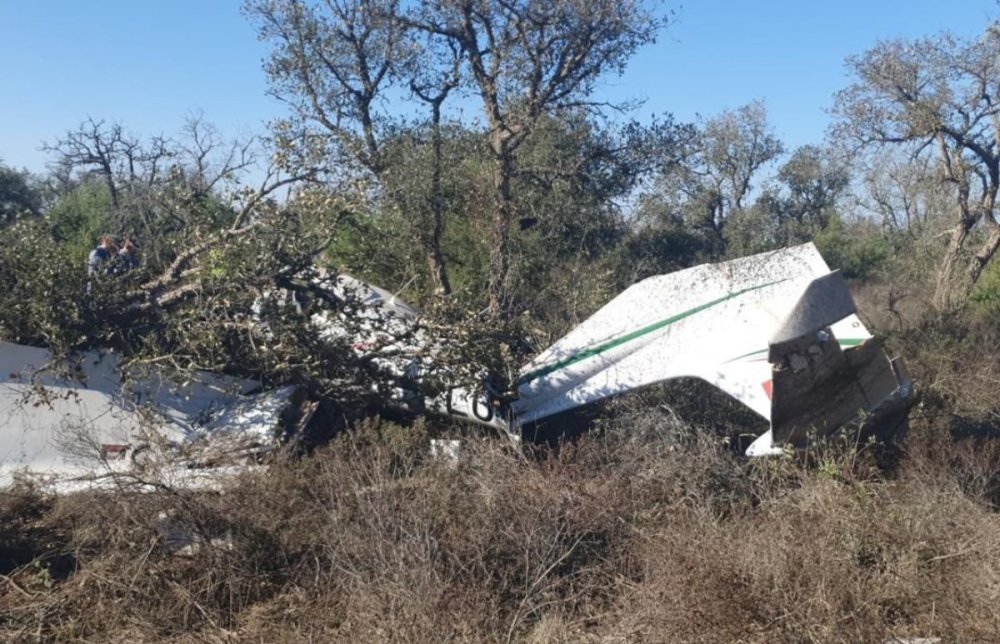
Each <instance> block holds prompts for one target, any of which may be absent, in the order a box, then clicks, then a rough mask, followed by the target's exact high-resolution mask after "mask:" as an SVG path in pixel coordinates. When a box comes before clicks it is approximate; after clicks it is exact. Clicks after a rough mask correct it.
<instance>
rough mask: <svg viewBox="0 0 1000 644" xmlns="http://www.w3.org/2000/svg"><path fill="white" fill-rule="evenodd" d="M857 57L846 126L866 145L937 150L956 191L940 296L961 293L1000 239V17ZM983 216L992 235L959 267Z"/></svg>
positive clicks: (841, 112) (960, 296) (845, 131)
mask: <svg viewBox="0 0 1000 644" xmlns="http://www.w3.org/2000/svg"><path fill="white" fill-rule="evenodd" d="M848 64H849V65H850V67H851V69H852V70H853V72H854V74H855V76H856V80H855V82H854V84H853V85H851V86H850V87H848V88H847V89H844V90H842V91H841V92H839V93H838V95H837V98H836V107H835V112H836V114H837V116H838V117H839V123H838V127H837V131H838V133H839V134H840V135H841V136H842V137H844V138H849V139H851V140H853V141H855V142H856V143H857V144H858V145H861V146H912V149H913V155H914V156H915V157H925V156H929V157H931V158H933V159H934V161H935V163H936V165H937V168H938V177H939V180H940V181H941V182H942V183H943V184H945V185H946V186H949V187H950V190H951V191H952V194H953V198H954V202H953V203H954V206H953V209H954V210H953V215H952V217H953V221H954V227H953V229H952V232H951V238H950V241H949V244H948V247H947V249H946V250H945V253H944V255H943V258H942V260H941V264H940V268H939V271H938V279H937V286H936V289H935V295H934V303H935V305H936V306H937V307H939V308H945V307H948V306H950V305H951V304H953V303H955V302H956V301H958V302H962V301H964V300H965V296H966V295H967V294H968V292H969V290H970V289H971V287H972V286H973V285H974V284H975V283H976V281H977V280H978V279H979V277H980V275H981V274H982V271H983V268H984V267H985V266H986V265H987V263H989V262H990V260H991V259H992V258H993V257H994V255H995V254H996V251H997V249H998V248H1000V223H998V222H997V219H996V206H997V203H996V199H997V189H998V188H1000V150H998V137H1000V111H998V110H1000V25H997V24H993V25H990V26H989V27H988V29H987V30H986V32H985V33H984V34H983V35H982V36H980V37H979V38H976V39H973V40H963V39H959V38H956V37H954V36H951V35H948V34H942V35H938V36H934V37H930V38H925V39H922V40H917V41H891V42H883V43H880V44H878V45H877V46H876V47H874V48H872V49H871V50H869V51H867V52H866V53H865V54H863V55H861V56H858V57H855V58H851V59H849V60H848ZM980 224H981V225H982V226H983V228H984V230H985V233H986V234H985V238H984V240H983V242H982V244H981V245H980V247H979V249H978V250H977V251H975V252H974V253H973V255H972V257H971V258H970V259H969V263H968V265H967V267H966V269H965V271H964V275H961V276H960V275H957V274H956V273H957V267H958V265H959V262H960V261H961V258H962V256H963V252H964V248H965V244H966V242H967V241H968V239H969V236H970V233H971V232H972V231H973V229H974V228H975V227H976V226H977V225H980ZM956 296H957V297H956Z"/></svg>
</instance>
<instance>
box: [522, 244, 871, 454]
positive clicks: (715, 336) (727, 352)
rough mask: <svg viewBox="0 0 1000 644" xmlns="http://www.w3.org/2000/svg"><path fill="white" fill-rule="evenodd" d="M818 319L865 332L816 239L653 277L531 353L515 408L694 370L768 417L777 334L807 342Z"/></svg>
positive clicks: (861, 337) (553, 404) (847, 331)
mask: <svg viewBox="0 0 1000 644" xmlns="http://www.w3.org/2000/svg"><path fill="white" fill-rule="evenodd" d="M821 331H822V332H824V333H827V334H828V335H829V338H828V339H830V340H831V341H833V342H834V343H835V344H836V345H837V347H838V349H839V350H842V351H847V350H850V349H851V348H852V347H857V346H861V345H864V344H866V343H868V342H869V341H870V339H871V337H872V336H871V333H870V332H869V331H868V330H867V329H866V328H865V327H864V325H863V324H862V323H861V321H860V320H859V319H858V318H857V316H856V315H854V305H853V302H852V301H851V298H850V294H849V293H848V292H847V288H846V285H845V284H844V283H843V278H841V277H840V276H839V274H838V273H831V272H830V269H829V267H828V266H827V265H826V263H825V262H824V261H823V258H822V256H820V254H819V252H818V251H817V250H816V248H815V246H813V245H812V244H805V245H802V246H795V247H791V248H786V249H783V250H778V251H774V252H769V253H762V254H759V255H754V256H751V257H745V258H740V259H736V260H732V261H729V262H723V263H719V264H705V265H701V266H696V267H693V268H689V269H686V270H682V271H678V272H676V273H671V274H669V275H661V276H657V277H652V278H649V279H647V280H644V281H642V282H639V283H638V284H635V285H633V286H632V287H630V288H628V289H627V290H626V291H624V292H623V293H622V294H621V295H619V296H618V297H616V298H615V299H613V300H612V301H611V302H610V303H608V304H607V305H606V306H605V307H603V308H602V309H600V310H599V311H598V312H597V313H595V314H594V315H593V316H592V317H591V318H590V319H588V320H586V321H585V322H584V323H583V324H581V325H580V326H578V327H577V328H576V329H574V330H573V331H571V332H570V333H569V334H567V335H566V336H565V337H563V338H562V339H561V340H559V341H558V342H556V343H555V344H554V345H552V346H551V347H550V348H549V349H547V350H546V351H545V352H543V353H542V354H541V355H539V356H538V357H537V358H536V359H535V360H533V361H532V362H531V363H529V364H528V365H527V366H526V367H525V368H524V369H523V370H522V372H521V376H520V378H519V380H518V383H517V384H518V394H519V397H518V399H517V400H515V401H514V402H513V403H512V410H513V412H514V414H515V416H516V418H517V419H518V420H519V421H520V422H521V423H522V424H526V423H531V422H534V421H537V420H541V419H544V418H546V417H549V416H552V415H554V414H557V413H560V412H563V411H566V410H569V409H572V408H575V407H579V406H581V405H585V404H588V403H591V402H594V401H597V400H600V399H602V398H606V397H608V396H612V395H615V394H619V393H622V392H625V391H629V390H632V389H636V388H638V387H642V386H645V385H649V384H653V383H656V382H662V381H665V380H670V379H674V378H681V377H696V378H701V379H703V380H706V381H708V382H710V383H711V384H713V385H715V386H717V387H718V388H720V389H722V390H723V391H725V392H726V393H728V394H729V395H731V396H733V397H734V398H736V399H737V400H739V401H741V402H743V403H744V404H746V405H747V406H748V407H749V408H750V409H752V410H753V411H755V412H756V413H758V414H759V415H761V416H762V417H763V418H765V419H767V420H773V415H774V405H773V402H772V397H775V396H778V394H777V393H776V392H775V391H774V388H775V379H774V377H773V372H774V368H775V365H773V364H772V363H773V362H774V361H776V360H779V359H781V358H782V357H783V354H782V355H777V354H774V352H772V343H777V345H778V346H779V347H786V348H788V347H799V344H802V343H803V342H804V343H805V345H804V346H806V348H808V346H811V345H810V343H809V340H810V339H813V340H815V336H816V334H817V333H819V332H821ZM803 337H805V340H803V339H802V338H803ZM795 341H799V344H796V342H795ZM799 348H801V347H799ZM786 353H787V351H786ZM883 357H884V356H883ZM885 368H886V369H888V368H889V362H888V360H887V359H885ZM875 370H876V371H878V373H882V372H883V371H884V369H882V370H878V369H875ZM778 383H779V388H781V389H782V390H783V391H782V392H781V393H780V397H781V399H782V400H785V399H788V398H789V395H788V394H787V393H786V392H785V391H784V389H785V387H786V380H785V379H779V380H778ZM873 397H874V396H873ZM791 398H793V399H794V395H792V396H791ZM850 404H852V403H847V404H846V406H847V407H849V406H850ZM781 409H786V407H782V408H781ZM865 410H866V411H867V409H865ZM853 412H855V413H856V412H857V409H854V410H853ZM841 415H843V414H841ZM792 433H793V432H786V433H785V434H784V437H785V438H788V437H789V436H791V434H792ZM765 442H766V441H765ZM763 447H764V443H762V444H761V445H758V449H763Z"/></svg>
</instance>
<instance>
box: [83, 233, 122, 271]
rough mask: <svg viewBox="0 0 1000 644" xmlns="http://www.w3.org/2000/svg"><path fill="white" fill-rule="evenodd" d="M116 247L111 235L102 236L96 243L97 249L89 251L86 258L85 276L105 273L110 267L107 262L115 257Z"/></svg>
mask: <svg viewBox="0 0 1000 644" xmlns="http://www.w3.org/2000/svg"><path fill="white" fill-rule="evenodd" d="M117 252H118V247H117V246H116V245H115V238H114V237H112V236H111V235H103V236H101V238H100V239H99V240H98V242H97V248H95V249H94V250H92V251H90V256H89V257H87V275H88V276H90V277H93V276H94V275H97V274H98V273H102V274H103V273H107V272H108V269H109V268H110V266H111V263H110V261H109V260H111V259H112V258H113V257H115V255H116V253H117Z"/></svg>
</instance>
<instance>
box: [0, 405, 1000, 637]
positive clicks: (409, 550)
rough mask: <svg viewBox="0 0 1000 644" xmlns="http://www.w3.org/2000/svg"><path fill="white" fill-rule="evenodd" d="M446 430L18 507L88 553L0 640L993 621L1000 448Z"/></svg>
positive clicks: (781, 631)
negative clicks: (880, 461) (896, 451)
mask: <svg viewBox="0 0 1000 644" xmlns="http://www.w3.org/2000/svg"><path fill="white" fill-rule="evenodd" d="M433 429H434V428H427V427H424V426H423V425H419V424H418V425H417V426H415V427H402V426H399V425H395V424H392V423H388V422H379V421H370V422H367V423H364V424H362V425H361V426H360V427H357V428H355V429H354V430H353V431H351V432H348V433H347V434H345V435H343V436H342V437H340V438H339V439H337V440H336V441H334V442H333V443H332V444H331V445H329V446H328V447H327V448H323V449H320V450H317V451H316V452H315V453H314V454H313V455H311V456H310V457H307V458H291V457H289V458H287V459H277V460H276V461H275V462H274V463H271V464H270V465H269V466H268V467H267V468H261V469H258V470H254V471H249V472H246V473H244V474H243V475H241V476H239V477H237V478H236V479H234V480H233V481H231V482H230V483H229V484H227V485H226V486H225V489H223V490H220V491H215V492H184V491H178V490H169V489H161V490H160V491H157V492H152V493H141V494H140V493H136V492H132V491H129V490H128V489H126V488H123V489H122V490H120V491H118V492H105V493H93V494H85V495H75V496H69V497H63V498H59V499H56V500H54V501H52V500H49V501H48V502H47V503H48V504H47V505H46V504H44V503H43V504H42V505H38V503H36V502H31V503H27V502H25V503H23V504H21V505H20V506H16V505H15V506H10V507H11V508H12V509H11V510H10V511H8V510H6V509H5V510H4V512H6V513H7V514H5V516H11V515H12V514H13V515H16V516H21V517H23V518H24V520H25V521H28V522H29V523H30V524H31V525H34V526H36V527H37V528H39V529H42V528H44V529H46V530H49V529H52V528H53V527H54V526H61V529H62V530H63V532H62V533H61V534H63V535H64V540H63V541H62V544H63V546H62V547H63V548H64V549H65V550H66V551H67V552H69V553H70V554H71V555H72V556H73V557H74V559H75V561H76V562H77V564H76V565H77V568H76V571H75V572H74V573H73V574H71V575H70V576H68V577H67V578H66V579H64V580H60V579H50V580H48V581H47V582H45V581H44V580H41V579H39V578H38V576H37V575H36V574H34V573H32V572H31V570H32V569H31V567H30V565H27V566H21V567H20V568H18V569H16V570H13V571H11V575H10V578H11V580H12V581H13V582H15V583H16V584H17V586H18V588H14V586H12V585H11V584H10V583H4V585H3V586H2V588H0V638H2V639H4V640H5V641H6V640H10V641H18V640H24V641H36V640H43V641H44V640H53V641H72V640H91V641H93V640H101V641H173V642H189V641H192V642H193V641H303V642H305V641H407V642H422V641H470V642H471V641H475V642H483V641H503V642H506V641H526V642H560V641H594V642H598V641H634V642H640V641H666V642H718V641H732V642H738V641H742V642H849V641H850V642H856V641H876V642H878V641H884V640H886V639H888V638H889V637H890V636H894V635H895V636H909V637H914V636H939V637H943V638H944V641H948V642H951V641H959V642H962V641H988V640H989V638H990V634H991V633H994V632H997V629H998V628H1000V624H998V623H997V622H998V619H997V617H996V616H995V610H994V607H995V605H996V600H997V594H998V592H1000V589H998V586H997V582H996V581H995V580H996V579H997V578H998V577H997V572H1000V571H998V568H1000V549H998V546H1000V530H998V528H1000V525H998V518H997V515H996V514H995V513H994V511H993V503H994V489H995V488H994V483H993V482H994V481H995V480H996V479H997V475H996V471H997V469H998V466H996V465H995V463H996V461H997V459H995V458H994V451H995V450H994V451H991V450H990V449H986V448H985V446H984V445H982V444H981V445H980V446H979V447H978V448H977V449H972V448H964V447H962V445H963V443H961V442H955V441H954V440H953V439H952V438H951V437H950V436H948V435H947V434H944V435H942V434H940V433H934V432H933V431H931V429H932V428H929V427H926V426H920V424H919V423H918V426H917V427H916V428H915V429H916V431H915V433H914V436H913V437H912V440H911V443H910V446H909V449H908V451H907V453H906V454H905V455H904V457H903V460H902V463H901V464H900V466H899V467H898V469H897V470H895V471H894V472H891V473H890V474H889V475H883V474H882V473H880V471H879V470H878V469H877V468H875V467H873V466H872V461H871V459H870V458H869V456H868V449H867V448H865V447H862V448H861V449H860V451H859V450H858V449H857V447H856V446H853V445H844V444H832V445H829V446H826V447H824V448H823V449H820V450H817V451H816V452H814V453H813V454H812V458H811V459H809V460H810V462H809V464H808V465H804V464H803V463H802V462H800V461H795V460H782V459H772V460H766V461H753V462H750V461H747V460H746V459H743V458H742V457H740V456H738V455H737V454H736V453H735V452H734V450H732V449H731V448H730V447H729V446H728V445H727V441H726V440H725V439H724V437H719V436H717V435H716V434H714V433H712V432H710V431H706V430H704V429H702V430H698V429H697V428H692V427H690V426H686V425H685V424H684V423H682V422H681V421H680V420H678V419H677V418H676V417H674V416H673V414H672V413H671V411H670V410H669V409H666V408H663V407H653V408H647V409H645V410H644V411H643V410H642V409H641V408H639V407H632V408H623V409H621V410H618V412H617V413H616V414H614V415H612V416H611V417H609V418H608V419H606V420H605V421H604V424H603V428H602V429H601V430H600V431H597V432H594V433H592V434H589V435H587V436H584V437H581V438H579V439H577V440H576V441H573V442H568V443H564V444H562V445H560V446H559V447H558V448H555V449H552V450H549V451H546V452H544V453H542V454H538V455H535V456H533V457H531V458H526V457H525V455H524V453H523V452H521V451H518V450H515V449H512V448H511V447H510V446H509V445H508V444H506V443H503V442H500V441H497V440H496V439H485V438H483V439H468V440H466V441H465V442H464V443H463V446H462V453H461V457H460V459H459V461H458V462H457V463H453V462H451V461H447V460H441V459H435V458H431V457H430V455H429V451H428V449H427V435H428V433H429V432H431V431H432V430H433ZM724 433H725V432H724ZM18 507H20V508H21V509H20V510H19V509H17V508H18ZM161 513H168V514H169V516H170V521H172V522H173V523H174V524H175V525H178V526H182V527H183V528H184V529H185V530H186V531H187V532H189V533H190V534H192V535H195V536H196V538H197V540H198V542H199V545H198V547H197V548H196V549H195V551H194V552H193V553H191V554H189V556H177V555H175V554H172V553H171V548H170V547H168V546H169V544H168V543H166V542H165V540H164V538H163V535H162V521H161V520H160V519H158V517H159V516H161ZM11 525H15V524H11ZM24 525H26V524H24ZM158 526H159V527H158ZM15 531H16V532H17V533H18V534H20V535H21V536H23V537H24V538H25V539H28V540H30V539H31V533H29V532H25V531H22V530H20V529H16V530H15ZM7 534H9V532H8V533H7ZM220 538H221V539H222V540H221V541H218V539H220ZM212 539H216V540H217V541H216V542H214V543H213V542H212ZM35 552H36V553H37V551H35Z"/></svg>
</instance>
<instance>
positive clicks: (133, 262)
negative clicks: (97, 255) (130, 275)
mask: <svg viewBox="0 0 1000 644" xmlns="http://www.w3.org/2000/svg"><path fill="white" fill-rule="evenodd" d="M134 268H139V245H138V244H136V243H135V241H133V240H132V238H131V237H126V238H125V241H124V242H122V248H121V250H120V251H118V264H117V265H116V266H115V271H116V272H117V273H127V272H129V271H130V270H132V269H134Z"/></svg>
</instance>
